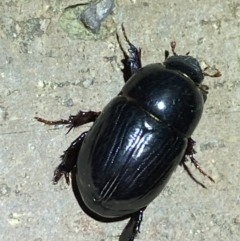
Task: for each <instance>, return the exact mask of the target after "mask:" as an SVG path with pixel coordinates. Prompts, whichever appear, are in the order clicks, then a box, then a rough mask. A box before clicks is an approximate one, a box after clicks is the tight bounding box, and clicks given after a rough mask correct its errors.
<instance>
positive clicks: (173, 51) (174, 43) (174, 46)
mask: <svg viewBox="0 0 240 241" xmlns="http://www.w3.org/2000/svg"><path fill="white" fill-rule="evenodd" d="M170 45H171V48H172V53H173V55H177V53H176V52H175V48H176V45H177V43H176V41H172V42H171V44H170Z"/></svg>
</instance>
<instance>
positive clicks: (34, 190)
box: [0, 0, 240, 241]
mask: <svg viewBox="0 0 240 241" xmlns="http://www.w3.org/2000/svg"><path fill="white" fill-rule="evenodd" d="M83 2H84V1H76V0H75V1H57V0H55V1H38V0H32V1H23V0H22V1H9V0H3V1H1V2H0V85H1V87H0V143H1V149H0V174H1V175H0V213H1V215H0V240H6V241H7V240H11V241H12V240H13V241H14V240H18V241H30V240H32V241H45V240H46V241H47V240H48V241H49V240H51V241H55V240H56V241H67V240H78V241H90V240H96V241H117V240H118V235H119V234H120V233H121V231H122V229H123V227H124V226H125V224H126V222H127V221H123V222H119V223H110V224H105V223H99V222H97V221H94V220H93V219H91V218H89V217H88V216H87V215H85V214H84V213H83V211H82V210H81V209H80V208H79V206H78V204H77V202H76V200H75V198H74V195H73V193H72V190H71V188H70V187H68V186H67V185H66V184H65V182H64V181H61V182H60V183H59V184H58V185H56V186H54V185H52V183H51V179H52V175H53V170H54V168H55V167H56V166H57V165H58V163H59V156H60V155H61V154H62V152H63V151H64V150H65V149H66V148H67V147H68V145H69V144H70V142H71V141H72V140H74V138H75V137H76V136H78V135H79V133H81V132H82V131H84V130H86V129H88V128H89V126H90V125H86V126H84V127H80V128H78V129H76V130H74V131H73V132H72V133H70V134H69V135H67V136H66V135H65V133H66V129H65V128H64V129H57V130H54V128H52V127H46V126H43V125H41V124H40V123H38V122H36V121H35V120H34V116H35V115H39V116H41V117H45V118H48V119H59V118H67V117H68V116H69V115H70V114H75V113H76V112H77V111H78V110H79V109H81V110H89V109H91V110H96V111H98V110H101V109H102V108H103V106H104V105H105V104H106V103H107V102H108V101H109V100H110V99H111V98H112V97H114V96H115V95H116V94H117V93H118V92H119V90H120V88H121V86H122V84H123V78H122V73H121V71H120V67H121V58H122V53H121V51H120V49H119V46H118V43H117V40H116V37H115V35H114V34H112V35H111V36H109V37H108V38H107V39H105V40H102V41H100V40H99V41H84V40H79V39H76V40H74V39H72V38H70V37H69V36H67V34H66V33H65V32H64V31H63V30H62V29H61V28H60V26H59V24H58V21H59V17H60V16H61V15H62V13H63V11H64V9H65V8H66V7H67V6H69V5H74V4H78V3H83ZM85 2H87V1H85ZM112 17H113V19H114V22H115V24H116V25H115V26H118V31H119V32H120V24H121V23H123V22H124V24H125V28H126V31H127V33H128V36H129V38H130V39H131V41H132V42H133V43H134V44H135V45H136V46H139V47H141V48H142V50H143V56H142V60H143V64H147V63H152V62H162V61H163V59H164V50H165V49H170V47H169V43H170V41H172V40H176V41H177V49H176V51H177V52H178V53H186V52H188V51H191V55H193V56H195V57H196V58H197V59H198V60H199V61H200V63H201V64H202V65H203V66H206V65H210V66H211V67H217V68H218V69H219V70H220V71H221V72H222V77H221V78H218V79H211V78H206V81H205V84H207V85H209V87H210V91H209V96H208V100H207V103H206V106H205V111H204V115H203V118H202V120H201V123H200V124H199V126H198V128H197V130H196V131H195V133H194V136H193V138H194V140H196V141H197V144H196V149H197V151H198V153H197V155H196V158H197V160H199V162H200V163H201V166H202V168H203V169H204V170H205V171H206V172H208V173H209V174H210V175H212V177H213V178H214V179H215V180H216V183H215V184H212V183H210V182H209V180H208V179H206V178H204V177H203V176H201V175H200V174H199V173H198V172H197V170H194V168H191V170H192V171H193V173H194V175H195V176H196V177H197V178H198V179H200V180H201V181H203V182H204V184H205V185H206V186H207V187H208V189H207V190H204V189H202V188H201V187H200V186H197V185H196V184H195V183H194V182H192V180H191V179H190V178H189V176H188V175H187V174H186V173H185V172H184V171H183V169H182V168H181V167H179V168H178V169H177V171H176V172H175V173H174V175H173V177H172V179H171V180H170V182H169V184H168V186H167V187H166V188H165V190H164V191H163V192H162V194H161V195H160V196H159V197H158V198H157V199H156V200H154V202H153V203H152V204H151V205H149V207H148V208H147V210H146V211H145V213H144V221H143V223H142V226H141V234H140V235H139V237H138V238H137V239H136V240H139V241H140V240H149V241H170V240H174V241H175V240H179V241H183V240H184V241H193V240H194V241H204V240H206V241H209V240H212V241H235V240H239V237H240V212H239V210H240V196H239V193H240V190H239V189H240V188H239V179H240V175H239V173H240V158H239V156H240V151H239V129H240V124H239V123H240V122H239V119H240V81H239V79H240V77H239V76H240V73H239V71H240V41H239V40H240V39H239V38H240V35H239V33H240V5H239V4H237V2H236V1H217V0H213V1H207V0H202V1H180V0H176V1H167V0H164V1H159V0H152V1H142V0H139V1H133V0H132V1H130V0H116V7H115V9H114V12H113V15H112ZM120 35H121V32H120ZM122 42H123V43H124V41H123V39H122ZM124 46H125V47H127V45H126V44H125V43H124Z"/></svg>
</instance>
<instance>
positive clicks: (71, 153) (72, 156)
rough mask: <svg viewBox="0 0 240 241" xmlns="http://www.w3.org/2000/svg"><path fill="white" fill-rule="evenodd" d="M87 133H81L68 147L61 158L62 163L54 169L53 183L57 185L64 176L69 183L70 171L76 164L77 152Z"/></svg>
mask: <svg viewBox="0 0 240 241" xmlns="http://www.w3.org/2000/svg"><path fill="white" fill-rule="evenodd" d="M87 133H88V132H87V131H86V132H83V133H82V134H81V135H80V136H79V137H78V138H77V139H76V140H74V141H73V142H72V144H71V145H70V146H69V147H68V149H67V150H66V151H65V152H64V154H63V155H62V156H61V159H62V162H61V164H60V165H59V166H58V167H57V168H56V169H55V171H54V177H53V183H54V184H57V183H58V181H59V180H60V178H61V177H62V176H63V175H64V176H65V179H66V182H67V184H69V183H70V181H69V173H70V172H71V171H72V169H73V167H74V166H76V164H77V158H78V152H79V150H80V148H81V146H82V143H83V140H84V139H85V137H86V135H87Z"/></svg>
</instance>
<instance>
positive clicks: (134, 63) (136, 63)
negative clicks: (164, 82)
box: [122, 24, 142, 75]
mask: <svg viewBox="0 0 240 241" xmlns="http://www.w3.org/2000/svg"><path fill="white" fill-rule="evenodd" d="M122 32H123V35H124V38H125V40H126V41H127V43H128V45H129V49H128V53H129V56H128V60H127V62H128V64H129V65H130V68H131V73H132V75H133V74H134V73H136V71H137V70H138V69H140V68H141V67H142V64H141V49H140V48H139V49H137V48H136V47H135V46H134V45H133V44H132V43H131V42H130V41H129V39H128V37H127V34H126V32H125V28H124V26H123V24H122Z"/></svg>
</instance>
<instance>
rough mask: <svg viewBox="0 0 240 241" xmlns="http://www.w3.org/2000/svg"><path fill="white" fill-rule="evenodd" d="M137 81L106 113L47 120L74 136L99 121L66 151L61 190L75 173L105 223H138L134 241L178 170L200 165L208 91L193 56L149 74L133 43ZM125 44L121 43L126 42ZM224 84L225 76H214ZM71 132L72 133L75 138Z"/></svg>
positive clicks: (126, 237) (132, 230)
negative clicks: (199, 130) (199, 129)
mask: <svg viewBox="0 0 240 241" xmlns="http://www.w3.org/2000/svg"><path fill="white" fill-rule="evenodd" d="M122 31H123V34H124V37H125V39H126V41H127V43H128V44H129V50H128V51H129V55H130V56H127V53H126V52H125V51H124V50H123V48H122V46H121V44H120V47H121V49H122V50H123V52H124V55H125V57H126V58H128V59H127V62H126V60H125V62H123V63H125V64H126V63H128V64H129V66H130V72H131V75H132V76H131V77H130V78H129V79H128V80H127V81H126V84H125V85H124V86H123V88H122V90H121V92H120V93H119V95H118V96H116V97H115V98H114V99H113V100H112V101H110V102H109V104H108V105H107V106H106V107H105V108H104V109H103V111H102V112H93V111H89V112H82V111H80V112H79V113H78V114H77V115H75V116H73V115H71V116H70V117H69V119H68V120H60V121H47V120H44V119H42V118H39V117H35V118H36V119H37V120H38V121H40V122H43V123H45V124H49V125H56V124H68V126H67V127H69V131H70V130H71V129H72V128H75V127H78V126H80V125H83V124H86V123H89V122H94V124H93V126H92V127H91V129H90V130H89V131H87V132H84V133H82V134H81V135H80V136H79V137H78V138H77V139H76V140H75V141H74V142H72V144H71V145H70V147H69V148H68V149H67V150H66V151H65V152H64V154H63V155H62V157H61V159H62V162H61V164H60V165H59V166H58V167H57V168H56V170H55V172H54V180H53V181H54V183H55V184H56V183H57V182H58V181H59V179H60V178H61V177H62V175H64V176H65V178H66V181H67V183H69V173H70V172H72V171H73V169H74V168H75V169H76V170H75V174H74V175H75V179H76V185H77V188H78V191H79V193H80V195H81V198H82V200H83V202H84V204H85V205H86V207H87V208H88V209H89V210H90V211H91V212H92V213H95V214H96V215H99V216H100V217H104V218H110V219H111V218H113V219H114V218H121V217H123V218H126V217H130V221H129V222H128V224H127V226H126V227H125V229H124V230H123V231H122V234H121V236H120V239H119V240H120V241H133V240H134V238H135V236H136V235H137V233H138V232H139V229H140V224H141V221H142V217H143V211H144V210H145V208H146V207H147V205H148V204H149V203H151V202H152V201H153V199H155V198H156V197H157V196H158V195H159V193H160V192H161V191H162V189H163V188H164V187H165V185H166V183H167V182H168V180H169V178H170V177H171V175H172V173H173V171H174V170H175V169H176V167H177V166H178V165H183V167H184V168H185V170H186V171H187V173H188V174H189V175H190V176H191V178H193V180H194V181H196V182H197V183H199V184H200V185H202V186H203V187H205V186H204V185H203V184H201V183H200V182H198V181H197V180H196V179H195V178H194V177H193V176H192V174H191V172H190V171H189V169H188V168H187V166H186V164H185V162H186V161H187V159H189V160H190V161H191V162H192V163H193V164H194V165H195V166H196V167H197V169H198V170H199V171H200V172H201V173H202V174H204V175H205V176H207V177H208V178H209V179H210V180H212V181H213V179H212V178H211V177H210V176H208V175H207V174H206V173H205V172H203V171H202V169H201V168H200V166H199V164H198V162H197V161H196V160H195V159H194V157H193V154H194V153H195V151H194V149H193V145H194V141H193V140H192V139H191V135H192V133H193V131H194V130H195V128H196V126H197V124H198V122H199V120H200V118H201V116H202V112H203V106H204V102H205V101H206V97H207V87H206V86H205V85H202V81H203V79H204V75H208V74H206V73H204V72H203V71H202V70H201V68H200V66H199V63H198V61H197V60H196V59H195V58H193V57H191V56H189V55H188V54H187V55H185V56H182V55H177V54H176V53H175V50H174V49H175V46H176V43H175V42H172V43H171V47H172V52H173V56H170V57H169V52H168V51H166V52H165V61H164V63H163V64H160V63H156V64H150V65H147V66H145V67H141V56H140V55H141V50H140V49H137V48H136V47H135V46H134V45H133V44H132V43H131V42H130V41H129V40H128V38H127V36H126V33H125V30H124V27H123V26H122ZM118 40H119V39H118ZM208 76H211V77H218V76H220V73H219V72H217V73H215V74H214V75H208ZM69 131H68V132H69Z"/></svg>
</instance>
